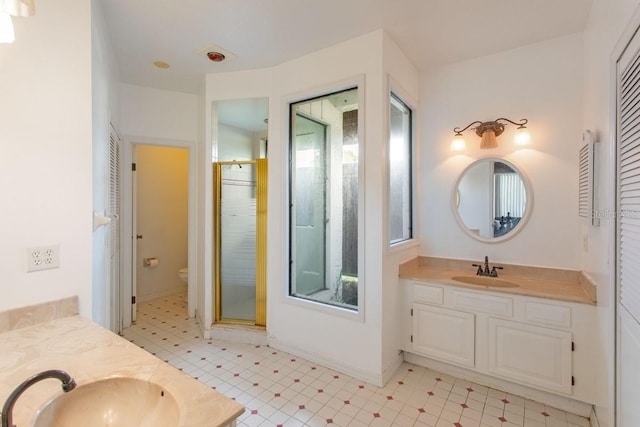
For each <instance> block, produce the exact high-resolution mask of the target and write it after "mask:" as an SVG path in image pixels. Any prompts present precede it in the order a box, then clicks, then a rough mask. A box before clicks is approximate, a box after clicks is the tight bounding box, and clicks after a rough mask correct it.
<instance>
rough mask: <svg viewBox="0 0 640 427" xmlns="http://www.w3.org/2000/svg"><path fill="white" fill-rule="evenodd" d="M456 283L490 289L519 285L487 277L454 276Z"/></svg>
mask: <svg viewBox="0 0 640 427" xmlns="http://www.w3.org/2000/svg"><path fill="white" fill-rule="evenodd" d="M452 279H453V280H455V281H456V282H462V283H469V284H471V285H480V286H487V287H490V288H517V287H518V286H520V285H518V284H517V283H515V282H511V281H509V280H504V279H499V278H497V277H487V276H454V277H452Z"/></svg>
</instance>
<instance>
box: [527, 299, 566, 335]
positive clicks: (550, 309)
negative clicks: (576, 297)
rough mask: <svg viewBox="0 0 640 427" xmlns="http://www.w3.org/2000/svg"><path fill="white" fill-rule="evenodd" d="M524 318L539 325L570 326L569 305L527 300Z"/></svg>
mask: <svg viewBox="0 0 640 427" xmlns="http://www.w3.org/2000/svg"><path fill="white" fill-rule="evenodd" d="M525 318H526V319H527V321H529V322H531V323H538V324H541V325H548V326H558V327H561V328H567V329H568V328H570V327H571V307H565V306H561V305H554V304H545V303H540V302H533V301H527V303H526V305H525Z"/></svg>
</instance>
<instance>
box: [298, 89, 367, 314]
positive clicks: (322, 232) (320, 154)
mask: <svg viewBox="0 0 640 427" xmlns="http://www.w3.org/2000/svg"><path fill="white" fill-rule="evenodd" d="M289 107H290V121H291V132H290V135H291V136H290V145H289V147H290V150H289V156H290V157H289V160H290V168H289V186H290V188H289V197H290V202H291V204H290V211H289V229H290V233H289V235H290V241H289V250H290V271H289V281H290V284H289V294H290V295H291V296H294V297H298V298H303V299H307V300H312V301H316V302H321V303H325V304H330V305H335V306H339V307H343V308H347V309H350V310H357V307H358V228H359V225H358V171H359V160H358V155H359V145H358V89H357V88H354V89H349V90H345V91H341V92H337V93H332V94H330V95H326V96H322V97H318V98H313V99H308V100H304V101H299V102H296V103H292V104H290V106H289Z"/></svg>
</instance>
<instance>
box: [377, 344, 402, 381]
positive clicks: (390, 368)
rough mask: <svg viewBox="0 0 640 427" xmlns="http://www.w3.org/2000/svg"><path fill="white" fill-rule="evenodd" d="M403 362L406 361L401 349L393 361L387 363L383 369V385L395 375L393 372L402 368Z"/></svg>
mask: <svg viewBox="0 0 640 427" xmlns="http://www.w3.org/2000/svg"><path fill="white" fill-rule="evenodd" d="M403 363H404V355H403V352H401V351H400V352H398V355H397V356H396V357H395V358H394V359H393V360H392V361H391V363H389V365H387V366H386V367H385V368H384V370H383V371H382V385H383V386H384V385H385V384H387V383H388V382H389V381H390V380H391V378H392V377H393V374H395V373H396V371H397V370H398V369H399V368H400V366H401V365H402V364H403Z"/></svg>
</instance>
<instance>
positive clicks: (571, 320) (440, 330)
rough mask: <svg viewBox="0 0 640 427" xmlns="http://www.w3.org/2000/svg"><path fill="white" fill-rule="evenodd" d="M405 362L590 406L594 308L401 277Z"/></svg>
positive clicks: (593, 387) (507, 388)
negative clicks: (403, 305) (404, 326)
mask: <svg viewBox="0 0 640 427" xmlns="http://www.w3.org/2000/svg"><path fill="white" fill-rule="evenodd" d="M400 284H401V286H402V289H403V293H404V301H405V304H406V317H405V319H406V320H404V324H405V325H406V327H407V329H410V332H409V333H407V338H406V339H404V340H403V346H404V348H403V350H404V351H405V359H406V360H407V361H409V362H412V363H418V364H421V365H423V366H428V367H432V368H434V369H436V370H441V371H445V372H446V371H447V369H446V367H448V366H449V367H451V369H450V370H449V372H448V373H450V374H452V375H462V376H464V377H465V378H468V379H470V380H475V381H478V382H481V383H482V382H484V383H485V384H487V385H490V386H495V387H498V388H502V389H505V390H507V391H508V390H509V389H512V392H513V393H514V394H520V395H527V390H533V392H532V393H533V394H531V393H529V396H530V397H538V398H540V397H539V396H537V395H536V393H537V391H540V392H542V393H543V394H547V393H551V394H553V395H556V396H558V395H560V396H565V397H566V398H568V399H569V400H571V401H574V400H577V401H580V402H586V403H591V404H592V403H594V401H595V378H594V375H593V374H592V372H591V371H592V370H591V366H590V360H592V359H593V357H595V354H596V352H595V351H594V350H595V344H596V343H595V342H594V340H593V336H592V335H593V334H592V331H593V327H594V325H595V322H594V320H595V307H594V306H592V305H589V304H581V303H574V302H565V301H559V300H554V299H547V298H536V297H530V296H525V295H517V294H510V293H506V292H499V291H490V290H485V289H484V288H479V289H477V290H476V289H472V288H466V287H458V286H453V285H448V284H440V283H429V282H421V281H415V280H409V279H401V280H400Z"/></svg>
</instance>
